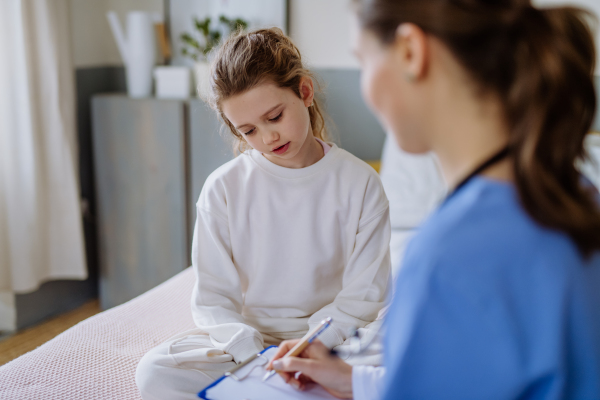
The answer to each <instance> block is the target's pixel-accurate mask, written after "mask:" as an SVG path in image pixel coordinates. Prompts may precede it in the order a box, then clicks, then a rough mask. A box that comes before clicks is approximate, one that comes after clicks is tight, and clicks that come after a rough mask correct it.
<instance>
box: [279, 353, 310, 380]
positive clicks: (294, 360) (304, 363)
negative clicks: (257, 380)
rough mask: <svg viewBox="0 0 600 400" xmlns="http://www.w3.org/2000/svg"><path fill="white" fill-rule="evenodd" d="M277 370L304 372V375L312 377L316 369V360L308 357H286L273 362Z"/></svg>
mask: <svg viewBox="0 0 600 400" xmlns="http://www.w3.org/2000/svg"><path fill="white" fill-rule="evenodd" d="M272 365H273V369H275V371H277V372H280V371H281V372H292V373H296V372H298V371H299V372H302V374H303V375H306V376H309V377H312V376H313V375H314V373H315V372H316V371H315V365H316V364H315V362H314V361H313V360H309V359H306V358H298V357H285V358H281V359H279V360H276V361H274V362H273V363H272Z"/></svg>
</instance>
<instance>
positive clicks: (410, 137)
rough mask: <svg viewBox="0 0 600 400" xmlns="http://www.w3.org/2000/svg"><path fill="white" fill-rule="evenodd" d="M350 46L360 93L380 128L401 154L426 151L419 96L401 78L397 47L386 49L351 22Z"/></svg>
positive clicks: (400, 58) (402, 61)
mask: <svg viewBox="0 0 600 400" xmlns="http://www.w3.org/2000/svg"><path fill="white" fill-rule="evenodd" d="M353 22H354V23H353V29H352V47H353V52H354V54H355V55H356V57H357V58H358V60H359V63H360V66H361V90H362V94H363V98H364V99H365V101H366V103H367V105H368V106H369V107H370V108H371V110H372V111H373V112H374V114H375V116H376V117H377V118H378V119H379V122H380V123H381V125H382V126H383V127H384V129H385V130H386V131H387V132H388V133H391V134H393V137H394V138H395V139H396V143H397V144H398V145H399V146H400V147H401V148H402V149H403V150H405V151H407V152H411V153H424V152H427V151H429V150H430V149H429V146H428V144H427V143H426V138H425V137H424V136H423V133H422V129H421V123H420V121H421V118H420V117H421V115H420V114H421V113H422V109H424V108H426V107H422V106H421V104H420V103H422V100H423V99H422V98H420V97H422V96H420V95H419V94H418V93H415V92H414V89H413V87H411V85H410V82H409V81H407V79H406V77H405V76H404V75H403V72H402V70H403V68H404V67H405V62H404V59H403V57H402V55H401V54H399V52H400V50H398V48H397V46H393V45H390V46H387V45H383V44H381V42H380V41H379V40H378V39H377V38H376V37H375V36H374V35H373V34H372V33H371V32H368V31H366V30H363V29H361V28H360V27H359V24H358V19H357V18H356V16H355V17H354V19H353Z"/></svg>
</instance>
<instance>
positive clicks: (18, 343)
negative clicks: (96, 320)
mask: <svg viewBox="0 0 600 400" xmlns="http://www.w3.org/2000/svg"><path fill="white" fill-rule="evenodd" d="M100 311H101V310H100V303H99V302H98V300H91V301H89V302H87V303H85V304H84V305H82V306H81V307H79V308H77V309H75V310H73V311H69V312H68V313H65V314H62V315H59V316H57V317H53V318H50V319H48V320H47V321H44V322H42V323H40V324H39V325H36V326H32V327H31V328H27V329H24V330H22V331H20V332H17V333H15V334H14V335H12V336H9V337H7V338H6V339H3V340H0V365H3V364H6V363H7V362H9V361H11V360H13V359H15V358H17V357H19V356H21V355H23V354H25V353H28V352H30V351H31V350H34V349H36V348H37V347H39V346H41V345H42V344H44V343H46V342H47V341H48V340H50V339H52V338H54V337H55V336H57V335H58V334H60V333H62V332H64V331H66V330H67V329H69V328H70V327H72V326H73V325H76V324H77V323H79V322H81V321H83V320H84V319H86V318H89V317H91V316H92V315H94V314H97V313H99V312H100Z"/></svg>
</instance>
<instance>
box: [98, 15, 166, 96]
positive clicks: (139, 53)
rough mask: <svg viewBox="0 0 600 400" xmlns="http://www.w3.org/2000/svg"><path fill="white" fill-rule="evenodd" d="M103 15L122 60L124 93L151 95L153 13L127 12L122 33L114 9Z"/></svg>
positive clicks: (153, 57)
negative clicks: (125, 88)
mask: <svg viewBox="0 0 600 400" xmlns="http://www.w3.org/2000/svg"><path fill="white" fill-rule="evenodd" d="M107 16H108V20H109V22H110V26H111V28H112V31H113V34H114V35H115V40H116V41H117V45H118V47H119V52H120V53H121V58H123V62H124V63H125V76H126V79H127V93H128V94H129V96H130V97H149V96H151V95H152V69H153V68H154V61H155V58H156V54H155V49H154V22H153V15H152V14H151V13H147V12H142V11H132V12H130V13H128V14H127V32H126V33H125V32H123V30H122V29H121V25H120V24H119V21H118V18H117V15H116V13H115V12H114V11H109V12H108V14H107Z"/></svg>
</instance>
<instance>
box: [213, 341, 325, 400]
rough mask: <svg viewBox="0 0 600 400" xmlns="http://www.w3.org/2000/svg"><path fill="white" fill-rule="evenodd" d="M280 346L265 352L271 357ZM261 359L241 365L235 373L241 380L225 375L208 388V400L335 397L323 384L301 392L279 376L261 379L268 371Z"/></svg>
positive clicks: (274, 399) (319, 399) (321, 398)
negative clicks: (265, 379) (261, 363)
mask: <svg viewBox="0 0 600 400" xmlns="http://www.w3.org/2000/svg"><path fill="white" fill-rule="evenodd" d="M276 352H277V348H276V347H273V348H269V349H267V350H266V351H265V352H264V353H263V354H264V355H265V357H267V358H268V359H271V357H273V355H274V354H275V353H276ZM257 364H260V362H258V360H257V362H251V363H249V364H248V365H246V366H244V367H243V368H240V369H239V370H238V371H237V372H236V374H239V375H240V376H246V378H244V379H243V380H241V381H236V380H234V379H231V378H225V379H223V380H221V381H219V382H218V383H216V384H215V385H213V386H210V387H208V388H207V389H206V390H205V391H203V392H202V394H203V395H204V396H205V397H204V398H206V399H208V400H246V399H247V400H288V399H289V400H308V399H314V400H332V399H335V397H333V396H332V395H330V394H329V393H327V391H325V389H323V388H322V387H321V386H318V385H314V386H313V387H311V388H309V389H307V390H304V391H299V390H296V389H294V388H293V387H291V386H290V385H288V384H286V383H285V381H284V380H283V379H281V377H280V376H279V375H275V376H273V377H272V378H271V379H269V380H268V381H266V382H262V378H263V376H264V375H265V370H264V368H263V366H262V365H257Z"/></svg>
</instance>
